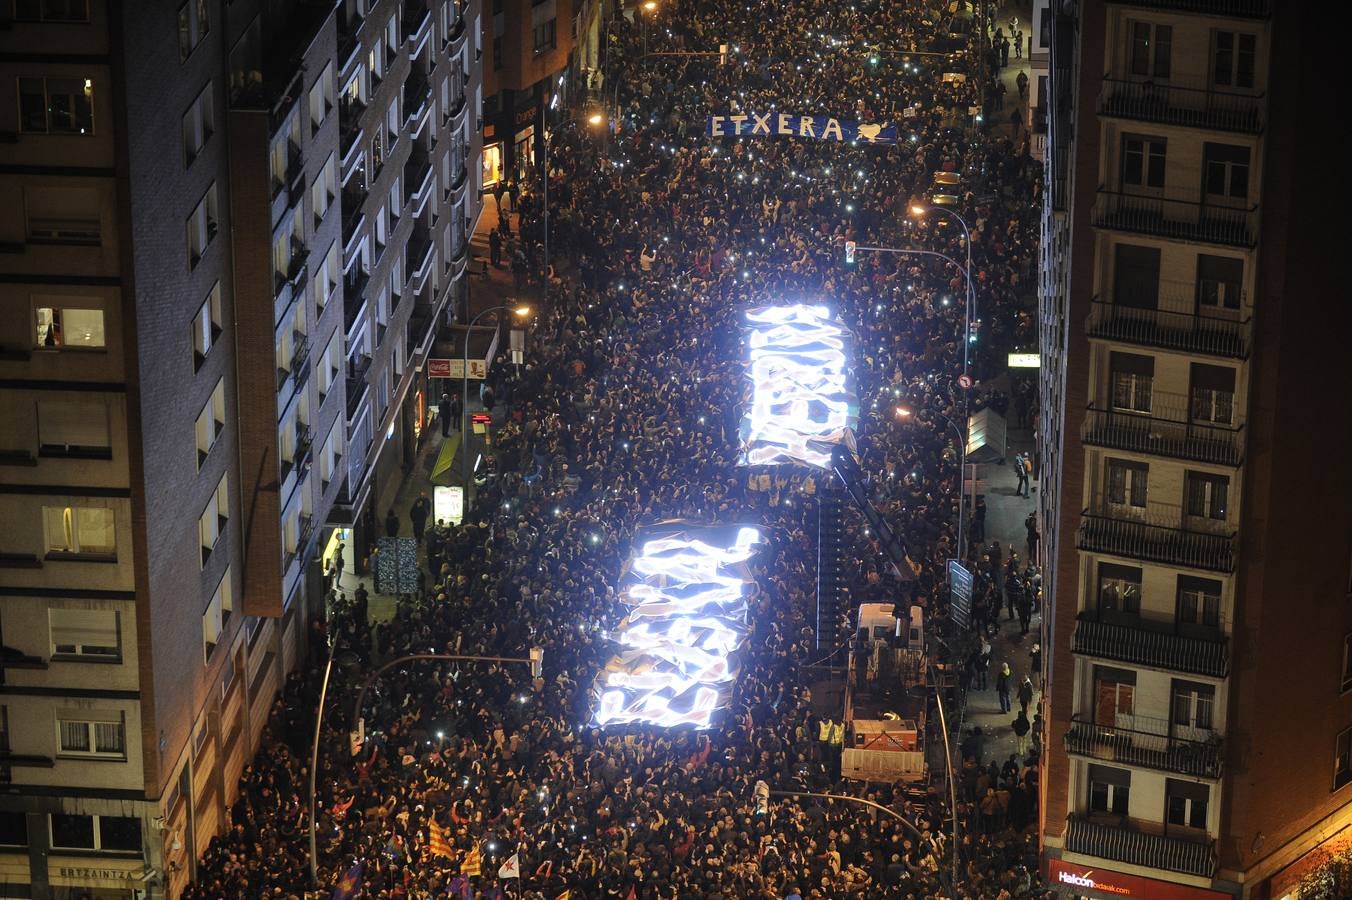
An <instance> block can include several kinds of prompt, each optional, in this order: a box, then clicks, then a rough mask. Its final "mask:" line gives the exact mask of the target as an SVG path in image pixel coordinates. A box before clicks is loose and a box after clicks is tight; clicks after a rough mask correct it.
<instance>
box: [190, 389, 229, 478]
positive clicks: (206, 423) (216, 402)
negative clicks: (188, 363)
mask: <svg viewBox="0 0 1352 900" xmlns="http://www.w3.org/2000/svg"><path fill="white" fill-rule="evenodd" d="M224 429H225V381H224V380H221V381H218V382H216V388H215V390H213V391H212V392H211V397H210V398H209V399H208V400H207V403H206V406H204V407H202V412H201V413H199V414H198V416H197V466H198V468H201V466H202V464H203V463H204V462H206V460H207V456H208V455H209V454H210V453H211V448H212V447H214V446H216V438H218V437H220V435H221V431H222V430H224Z"/></svg>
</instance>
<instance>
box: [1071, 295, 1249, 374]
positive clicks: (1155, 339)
mask: <svg viewBox="0 0 1352 900" xmlns="http://www.w3.org/2000/svg"><path fill="white" fill-rule="evenodd" d="M1189 287H1191V285H1189ZM1113 299H1115V298H1113V297H1112V296H1111V295H1108V299H1105V300H1098V299H1096V300H1094V302H1093V304H1092V305H1091V306H1090V307H1089V319H1088V321H1087V323H1086V324H1085V331H1086V333H1087V334H1088V335H1089V336H1090V337H1091V338H1100V339H1102V340H1105V341H1120V342H1121V343H1124V344H1138V345H1140V346H1143V347H1156V348H1158V349H1160V350H1176V351H1179V352H1181V353H1202V354H1206V355H1207V356H1219V357H1223V358H1226V359H1248V358H1249V338H1250V334H1251V330H1252V329H1251V327H1250V320H1249V319H1248V318H1244V319H1240V318H1233V319H1230V318H1224V317H1221V316H1211V315H1204V314H1200V313H1196V312H1184V311H1181V310H1177V309H1160V308H1158V307H1149V306H1128V305H1125V304H1122V303H1114V302H1113ZM1168 300H1169V298H1168V296H1167V295H1164V294H1161V295H1160V296H1159V297H1157V298H1156V302H1166V303H1167V302H1168Z"/></svg>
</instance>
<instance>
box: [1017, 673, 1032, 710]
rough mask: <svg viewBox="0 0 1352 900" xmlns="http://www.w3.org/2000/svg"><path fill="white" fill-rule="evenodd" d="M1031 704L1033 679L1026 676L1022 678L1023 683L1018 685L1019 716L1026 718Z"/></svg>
mask: <svg viewBox="0 0 1352 900" xmlns="http://www.w3.org/2000/svg"><path fill="white" fill-rule="evenodd" d="M1032 702H1033V679H1031V678H1029V677H1028V676H1027V675H1025V676H1023V681H1021V682H1020V683H1019V715H1021V716H1027V715H1028V707H1029V706H1030V705H1031V704H1032Z"/></svg>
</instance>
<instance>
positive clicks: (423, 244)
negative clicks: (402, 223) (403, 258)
mask: <svg viewBox="0 0 1352 900" xmlns="http://www.w3.org/2000/svg"><path fill="white" fill-rule="evenodd" d="M431 257H432V235H431V233H430V232H429V231H428V230H427V229H426V228H423V227H421V226H415V227H414V229H413V232H412V234H410V235H409V236H408V262H407V263H406V264H405V266H404V273H405V274H406V275H407V276H408V278H409V280H410V281H412V280H414V279H416V278H418V277H420V276H423V275H426V268H427V261H428V260H429V259H431Z"/></svg>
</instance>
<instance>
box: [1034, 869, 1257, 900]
mask: <svg viewBox="0 0 1352 900" xmlns="http://www.w3.org/2000/svg"><path fill="white" fill-rule="evenodd" d="M1047 886H1048V887H1049V888H1051V889H1053V890H1054V891H1055V892H1056V896H1057V897H1061V898H1072V897H1074V898H1079V897H1084V898H1093V900H1220V898H1223V897H1230V896H1232V895H1231V894H1228V893H1224V892H1221V891H1213V890H1209V889H1207V888H1199V887H1192V886H1190V885H1186V884H1175V883H1173V882H1171V881H1158V880H1156V879H1154V878H1143V877H1141V876H1140V875H1127V874H1126V873H1124V872H1114V871H1112V870H1110V869H1104V868H1102V867H1100V866H1082V865H1079V864H1078V863H1072V862H1066V861H1065V860H1063V859H1049V860H1047Z"/></svg>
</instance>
